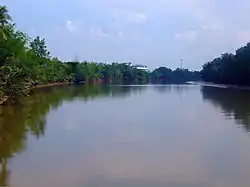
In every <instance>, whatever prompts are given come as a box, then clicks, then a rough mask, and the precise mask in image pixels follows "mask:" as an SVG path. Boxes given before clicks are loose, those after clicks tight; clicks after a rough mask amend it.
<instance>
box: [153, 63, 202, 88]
mask: <svg viewBox="0 0 250 187" xmlns="http://www.w3.org/2000/svg"><path fill="white" fill-rule="evenodd" d="M150 78H151V82H152V83H162V84H166V83H184V82H186V81H197V80H200V78H201V77H200V72H199V71H189V70H188V69H180V68H177V69H176V70H174V71H173V70H171V69H169V68H166V67H160V68H157V69H155V70H154V71H153V72H152V73H151V76H150Z"/></svg>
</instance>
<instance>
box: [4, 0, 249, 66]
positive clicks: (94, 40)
mask: <svg viewBox="0 0 250 187" xmlns="http://www.w3.org/2000/svg"><path fill="white" fill-rule="evenodd" d="M1 5H6V6H7V7H8V8H9V11H10V14H11V15H12V17H13V20H14V22H15V23H16V24H17V27H18V29H20V30H22V31H24V32H26V33H28V34H29V35H30V36H32V37H35V36H38V35H39V36H41V37H44V38H45V39H46V42H47V45H48V49H49V50H50V51H51V53H52V55H53V56H56V57H58V58H59V59H61V60H81V61H83V60H88V61H97V62H106V63H110V62H128V61H129V62H132V63H134V64H143V65H147V66H149V68H152V69H153V68H156V67H158V66H166V67H169V68H173V69H175V68H177V67H179V66H180V63H181V59H183V67H184V68H190V69H193V70H199V69H201V68H202V65H203V64H204V63H205V62H208V61H211V60H212V59H213V58H215V57H218V56H220V55H221V54H222V53H226V52H234V51H235V50H236V49H237V48H239V47H241V46H243V45H245V44H246V43H247V42H249V41H250V24H249V16H250V1H249V0H238V1H235V0H38V1H34V0H20V1H19V0H1Z"/></svg>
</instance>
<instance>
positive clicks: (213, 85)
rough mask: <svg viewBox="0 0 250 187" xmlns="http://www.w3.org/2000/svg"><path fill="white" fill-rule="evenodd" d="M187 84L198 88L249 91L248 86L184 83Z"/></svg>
mask: <svg viewBox="0 0 250 187" xmlns="http://www.w3.org/2000/svg"><path fill="white" fill-rule="evenodd" d="M186 83H187V84H192V85H199V86H208V87H215V88H226V89H228V88H232V89H238V90H248V91H249V90H250V87H249V86H237V85H230V84H216V83H212V82H192V81H190V82H186Z"/></svg>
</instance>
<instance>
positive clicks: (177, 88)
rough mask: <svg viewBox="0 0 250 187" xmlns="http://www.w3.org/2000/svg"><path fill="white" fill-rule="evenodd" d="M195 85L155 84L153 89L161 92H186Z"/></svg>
mask: <svg viewBox="0 0 250 187" xmlns="http://www.w3.org/2000/svg"><path fill="white" fill-rule="evenodd" d="M191 87H193V86H192V85H188V84H187V85H185V84H181V85H178V84H167V85H153V89H154V90H156V91H157V92H159V93H171V92H174V93H185V92H187V91H189V90H190V88H191Z"/></svg>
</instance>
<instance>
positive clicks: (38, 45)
mask: <svg viewBox="0 0 250 187" xmlns="http://www.w3.org/2000/svg"><path fill="white" fill-rule="evenodd" d="M30 47H31V49H32V51H33V52H34V53H35V54H36V56H37V57H39V58H50V52H49V51H48V50H47V46H46V42H45V39H44V38H43V39H40V37H39V36H37V37H36V38H35V39H34V40H33V41H32V42H30Z"/></svg>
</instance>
